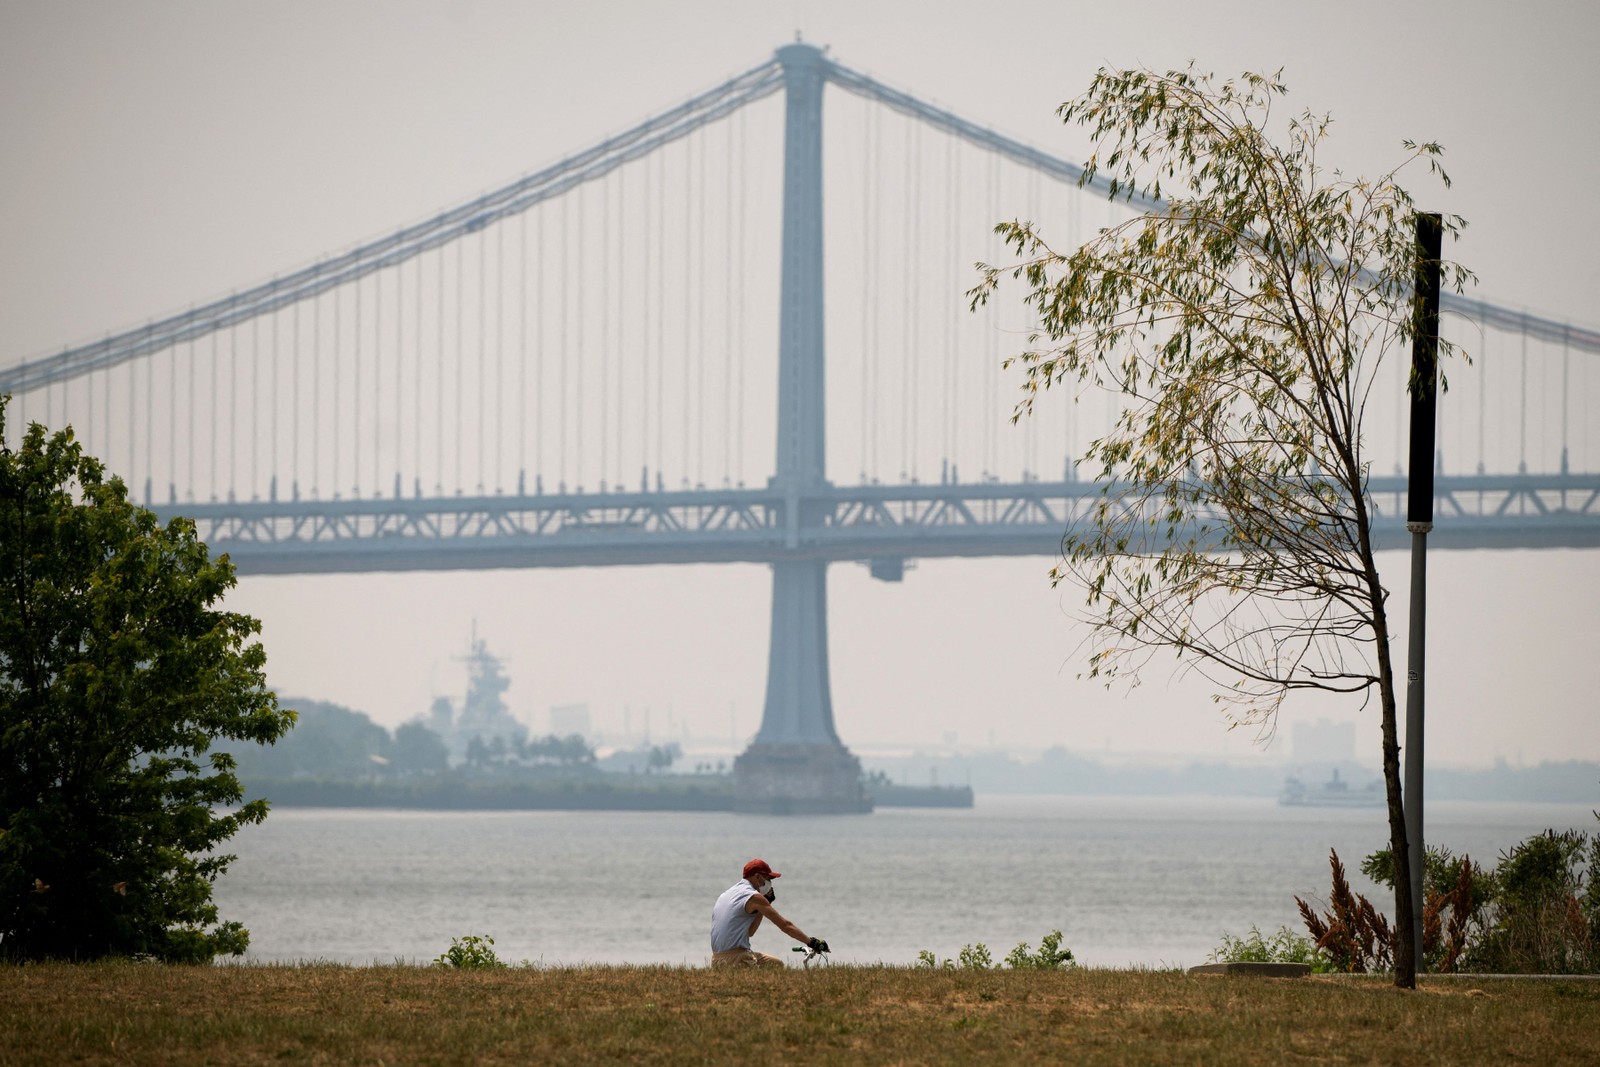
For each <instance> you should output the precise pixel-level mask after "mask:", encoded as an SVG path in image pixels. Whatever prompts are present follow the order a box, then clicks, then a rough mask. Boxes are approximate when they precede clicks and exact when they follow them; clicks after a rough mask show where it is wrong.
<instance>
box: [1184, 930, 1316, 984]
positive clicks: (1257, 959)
mask: <svg viewBox="0 0 1600 1067" xmlns="http://www.w3.org/2000/svg"><path fill="white" fill-rule="evenodd" d="M1207 960H1208V961H1209V962H1211V963H1305V964H1309V965H1310V966H1311V969H1312V971H1314V972H1316V973H1317V974H1327V973H1329V972H1331V971H1332V970H1333V969H1334V965H1333V961H1332V960H1331V959H1329V958H1328V956H1327V954H1326V953H1324V952H1323V951H1322V950H1321V949H1319V948H1317V946H1316V944H1315V943H1314V942H1313V941H1312V940H1311V939H1310V938H1309V937H1302V936H1301V935H1300V934H1297V933H1295V932H1294V931H1293V930H1290V929H1289V928H1288V927H1287V926H1280V927H1278V932H1277V933H1275V934H1263V933H1262V932H1261V931H1260V930H1259V929H1257V928H1256V927H1254V926H1252V927H1250V932H1249V933H1248V934H1246V935H1244V936H1243V937H1234V936H1233V935H1231V934H1226V933H1225V934H1223V935H1222V944H1221V945H1220V946H1218V947H1217V948H1216V949H1214V950H1213V951H1212V953H1211V955H1210V956H1208V957H1207Z"/></svg>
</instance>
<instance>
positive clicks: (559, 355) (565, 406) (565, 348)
mask: <svg viewBox="0 0 1600 1067" xmlns="http://www.w3.org/2000/svg"><path fill="white" fill-rule="evenodd" d="M580 188H581V187H580ZM575 195H577V194H575V193H569V194H568V195H567V196H563V197H562V198H561V250H560V252H559V253H557V255H556V277H557V278H559V279H560V281H561V332H560V334H558V335H557V341H558V343H557V345H556V366H557V367H559V368H560V376H561V383H560V384H561V389H560V392H559V393H557V394H556V410H557V411H559V412H560V418H559V422H560V429H561V437H560V442H559V447H558V448H557V460H558V463H559V465H558V470H559V474H560V478H559V481H558V484H559V486H560V488H561V491H562V492H563V493H565V492H566V491H567V412H568V411H569V410H571V407H572V405H571V403H570V401H569V399H568V397H567V369H568V365H569V364H571V362H572V346H571V345H570V344H569V343H568V337H567V275H568V274H569V273H570V272H569V271H568V270H567V269H566V264H568V263H569V262H571V260H570V259H569V256H570V248H569V244H568V218H567V216H568V214H569V213H570V207H571V205H570V204H569V203H568V201H569V199H570V198H571V197H572V196H575Z"/></svg>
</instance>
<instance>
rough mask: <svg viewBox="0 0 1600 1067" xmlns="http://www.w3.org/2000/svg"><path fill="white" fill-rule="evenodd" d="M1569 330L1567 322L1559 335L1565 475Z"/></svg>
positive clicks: (1564, 466)
mask: <svg viewBox="0 0 1600 1067" xmlns="http://www.w3.org/2000/svg"><path fill="white" fill-rule="evenodd" d="M1571 331H1572V326H1571V324H1568V326H1567V329H1566V332H1564V333H1562V335H1561V473H1562V475H1563V476H1565V475H1566V474H1567V471H1568V454H1567V408H1568V404H1569V401H1568V397H1569V396H1570V395H1571V394H1570V393H1568V391H1567V389H1568V385H1569V382H1570V373H1569V372H1570V370H1571V364H1570V359H1571V356H1572V350H1571V348H1570V347H1569V346H1568V343H1567V335H1568V334H1569V333H1571Z"/></svg>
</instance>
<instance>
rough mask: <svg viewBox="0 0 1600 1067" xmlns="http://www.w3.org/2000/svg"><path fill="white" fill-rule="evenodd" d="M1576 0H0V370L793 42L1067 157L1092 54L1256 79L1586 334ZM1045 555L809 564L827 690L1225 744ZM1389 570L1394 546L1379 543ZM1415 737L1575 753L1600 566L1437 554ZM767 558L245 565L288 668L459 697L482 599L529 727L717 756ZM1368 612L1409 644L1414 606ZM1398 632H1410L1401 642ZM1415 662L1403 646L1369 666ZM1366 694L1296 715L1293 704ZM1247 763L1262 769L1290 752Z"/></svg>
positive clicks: (335, 692)
mask: <svg viewBox="0 0 1600 1067" xmlns="http://www.w3.org/2000/svg"><path fill="white" fill-rule="evenodd" d="M1594 11H1595V9H1594V8H1593V7H1592V5H1589V4H1586V3H1570V4H1553V3H1524V4H1516V5H1512V4H1504V3H1460V2H1454V3H1428V4H1405V3H1392V2H1384V3H1378V2H1374V3H1344V4H1338V5H1327V4H1322V5H1286V4H1283V3H1244V2H1232V3H1192V2H1187V3H1161V4H1123V5H1106V4H1094V5H1090V4H1076V3H1006V2H996V3H990V4H983V5H977V4H970V3H942V2H929V0H915V2H900V0H896V2H874V3H862V2H860V0H855V2H852V3H822V2H784V3H712V2H693V0H678V2H675V3H671V4H666V3H661V4H646V3H596V4H573V3H564V4H555V3H547V4H541V3H471V2H465V0H461V2H450V3H411V4H405V3H383V4H379V3H340V4H331V5H330V4H325V3H298V2H282V0H279V2H274V3H242V2H241V3H229V4H216V3H210V2H206V3H140V4H121V3H75V2H65V3H63V2H38V3H31V2H30V3H24V2H17V0H0V143H3V145H4V151H3V155H0V160H3V162H0V323H3V324H4V325H3V327H0V329H3V333H0V337H3V341H4V351H3V353H0V359H3V360H4V361H5V362H7V363H11V362H15V361H17V360H19V359H22V358H27V357H32V356H37V355H38V354H40V353H43V352H47V351H50V350H53V349H59V348H60V346H61V345H62V344H64V343H67V342H69V341H76V340H80V339H82V338H84V337H91V336H96V335H99V334H102V333H104V332H105V331H107V330H116V329H119V328H124V327H127V326H129V325H132V324H135V323H139V322H143V321H144V320H146V319H147V318H149V317H150V316H152V315H156V314H160V313H164V312H167V311H171V310H172V309H176V308H181V307H185V306H188V305H189V304H191V303H193V302H195V301H198V300H204V299H207V298H210V297H213V296H215V295H217V294H219V293H223V292H226V291H228V290H230V289H233V288H236V287H241V286H245V285H249V284H251V283H255V282H258V281H261V280H263V279H265V278H268V277H270V276H272V275H273V274H275V273H279V272H281V271H283V270H285V269H286V268H288V267H291V266H295V265H298V264H302V263H304V262H307V261H309V260H312V259H314V258H316V257H317V256H319V255H322V254H324V253H327V252H329V251H333V250H337V249H341V248H344V247H347V246H349V245H351V244H352V243H355V242H357V241H360V240H362V239H365V238H369V237H372V236H374V235H376V234H380V233H383V232H386V231H389V230H392V229H393V228H394V227H395V226H397V225H399V224H400V223H402V222H405V221H409V220H412V219H416V218H418V217H422V216H425V215H427V214H430V213H432V212H434V211H436V210H438V209H439V208H442V207H445V206H447V205H452V204H454V203H457V202H459V201H461V200H463V199H466V198H467V197H470V196H472V195H475V194H476V193H478V192H480V191H482V190H485V189H488V188H492V187H495V186H498V185H500V184H502V183H504V182H505V181H506V180H508V179H510V178H511V177H514V176H515V175H518V174H521V173H524V172H526V171H528V170H530V169H533V168H535V167H537V166H539V165H542V164H544V163H547V162H549V161H551V160H553V159H555V158H557V157H559V156H562V155H565V154H567V153H569V152H572V151H575V150H579V149H582V148H585V147H587V146H589V145H591V144H593V143H594V142H596V141H598V140H599V139H601V138H602V137H603V136H605V135H606V134H608V133H612V132H615V131H617V130H619V129H622V128H624V127H626V126H628V125H629V124H631V123H632V122H634V121H636V120H638V119H640V118H642V117H644V116H645V115H648V114H650V113H652V112H655V111H658V110H661V109H662V108H664V107H666V106H669V105H670V104H672V103H675V102H677V101H679V100H681V99H683V98H684V97H686V96H688V95H690V94H691V93H693V92H696V91H698V90H700V89H703V88H706V87H709V86H710V85H712V84H715V83H716V82H718V81H720V80H722V79H723V78H725V77H727V76H728V75H730V74H732V73H734V72H737V71H740V70H744V69H746V68H748V67H750V66H753V65H755V64H756V63H759V62H761V61H762V60H763V59H764V58H765V57H766V56H768V55H770V54H771V51H772V49H773V48H775V47H777V46H779V45H781V44H783V43H786V42H788V41H790V40H792V39H793V38H794V35H795V32H796V30H797V29H799V30H802V31H803V32H804V34H805V37H806V39H807V40H809V41H813V42H816V43H819V44H825V45H828V46H830V47H831V49H832V53H833V54H834V55H835V56H836V57H838V58H839V59H840V60H841V61H843V62H844V63H846V64H847V65H849V66H851V67H853V68H855V69H857V70H861V71H864V72H866V73H869V74H872V75H873V76H875V77H877V78H879V79H880V80H882V81H885V82H888V83H889V84H891V85H894V86H897V87H901V88H905V89H907V90H910V91H912V92H914V93H916V94H918V95H920V96H922V97H924V98H927V99H930V100H933V101H935V102H938V103H941V104H943V105H945V106H948V107H950V108H952V109H954V110H956V111H958V112H960V113H961V114H963V115H966V116H969V117H972V118H974V119H977V120H979V121H982V122H985V123H988V124H991V125H994V126H996V127H998V128H1000V129H1002V130H1004V131H1006V132H1009V133H1012V134H1015V135H1017V136H1020V137H1022V138H1023V139H1025V140H1028V141H1030V142H1033V143H1036V144H1039V145H1041V146H1044V147H1046V148H1048V149H1049V150H1051V151H1054V152H1056V153H1058V154H1061V155H1065V156H1068V157H1073V158H1079V157H1081V156H1082V155H1083V154H1084V150H1085V145H1084V144H1083V142H1082V140H1081V138H1080V137H1079V135H1078V134H1077V132H1076V131H1068V130H1064V129H1063V128H1062V127H1060V125H1059V124H1058V123H1057V121H1056V120H1055V118H1054V115H1053V111H1054V108H1055V106H1056V105H1057V104H1058V103H1060V102H1061V101H1062V100H1064V99H1066V98H1068V97H1070V96H1072V95H1074V94H1075V93H1076V92H1078V91H1080V90H1081V89H1082V88H1084V87H1085V86H1086V85H1087V83H1088V80H1089V79H1090V77H1091V76H1092V75H1093V72H1094V70H1095V68H1096V67H1098V66H1100V65H1102V64H1112V65H1133V64H1145V65H1150V66H1155V67H1167V66H1173V65H1181V64H1183V63H1185V62H1187V61H1188V60H1190V59H1194V60H1196V61H1197V62H1198V64H1199V65H1200V66H1201V67H1203V68H1208V69H1213V70H1216V71H1219V72H1237V71H1239V70H1241V69H1264V70H1275V69H1277V68H1280V67H1281V68H1283V70H1284V76H1285V79H1286V80H1287V82H1288V84H1289V86H1290V88H1291V89H1292V91H1293V95H1292V97H1291V102H1292V103H1293V104H1294V105H1295V106H1296V107H1309V108H1313V109H1315V110H1319V111H1323V110H1326V111H1331V112H1333V114H1334V117H1335V119H1336V123H1337V125H1336V128H1335V137H1334V141H1333V146H1332V149H1331V151H1332V152H1333V153H1334V154H1335V155H1336V156H1337V162H1338V165H1340V166H1342V167H1343V168H1344V169H1346V170H1347V171H1351V172H1361V171H1367V172H1372V171H1376V170H1377V169H1379V168H1380V167H1385V166H1387V165H1389V164H1392V163H1393V162H1394V161H1395V160H1396V158H1397V157H1398V154H1399V144H1400V141H1401V140H1402V139H1404V138H1408V137H1409V138H1414V139H1433V140H1438V141H1440V142H1442V143H1443V144H1444V145H1445V147H1446V149H1447V156H1446V163H1447V166H1448V168H1449V169H1450V171H1451V173H1452V176H1453V177H1454V178H1455V180H1456V184H1455V187H1454V189H1453V190H1452V191H1451V192H1449V193H1448V194H1438V195H1437V197H1436V199H1435V200H1434V202H1433V203H1432V204H1431V205H1430V206H1435V207H1438V208H1441V209H1443V210H1447V211H1453V212H1458V213H1460V214H1462V215H1464V216H1465V217H1466V218H1467V219H1468V220H1469V222H1470V224H1471V229H1470V230H1469V233H1468V236H1467V239H1466V241H1465V242H1463V244H1462V245H1461V246H1460V247H1459V248H1458V249H1457V250H1456V251H1457V253H1458V255H1459V257H1460V258H1461V259H1462V260H1463V261H1465V262H1466V263H1468V265H1470V266H1471V267H1473V268H1474V269H1475V270H1476V271H1477V273H1478V274H1479V276H1480V278H1481V286H1480V290H1479V291H1480V292H1481V293H1482V294H1484V295H1486V296H1489V297H1490V298H1492V299H1494V300H1496V301H1498V302H1501V303H1505V304H1510V305H1513V306H1527V307H1530V308H1531V309H1534V310H1537V311H1544V312H1548V313H1551V314H1554V315H1556V316H1559V317H1564V318H1572V319H1575V320H1578V321H1582V322H1587V323H1590V324H1593V323H1595V322H1597V321H1600V309H1597V308H1596V302H1595V296H1596V294H1597V292H1600V206H1597V202H1596V198H1595V197H1594V195H1593V190H1592V184H1593V176H1594V174H1595V173H1597V171H1600V134H1597V127H1596V124H1595V119H1594V116H1595V114H1596V113H1597V107H1600V74H1597V73H1596V70H1595V65H1594V63H1593V61H1592V56H1591V55H1590V52H1591V51H1592V46H1593V43H1594V41H1595V40H1597V39H1600V34H1597V31H1600V16H1597V15H1596V14H1595V13H1594ZM1049 563H1050V561H1049V560H1047V559H1037V560H1003V561H966V560H959V561H924V562H922V563H921V564H920V565H919V566H918V567H917V568H916V569H915V570H913V571H911V572H909V573H908V575H907V579H906V581H905V582H904V584H902V585H898V586H896V585H889V584H883V583H876V582H872V581H870V580H869V579H868V577H867V574H866V571H865V569H864V568H862V567H860V566H856V565H847V564H846V565H837V566H835V567H834V568H833V569H832V571H831V574H832V577H831V583H830V595H831V597H832V605H831V608H832V611H831V620H830V623H831V634H832V666H833V686H834V702H835V709H836V714H837V717H838V723H839V729H840V733H841V735H842V736H843V738H844V739H845V741H846V742H847V743H853V744H856V745H859V746H864V747H869V748H870V747H873V746H876V745H880V744H887V743H891V742H896V741H901V742H906V743H908V744H910V743H932V744H942V743H944V739H945V738H946V736H947V735H951V736H954V737H955V738H957V742H958V743H959V744H963V745H968V744H971V745H982V744H987V743H989V742H990V741H991V739H992V740H993V742H995V743H998V744H1004V745H1011V746H1017V747H1042V746H1044V745H1048V744H1065V745H1068V746H1070V747H1074V748H1080V749H1085V750H1089V751H1106V750H1111V751H1114V752H1118V753H1133V752H1165V753H1188V754H1194V755H1214V754H1232V755H1241V756H1244V755H1249V754H1250V753H1251V752H1252V751H1253V750H1252V745H1251V739H1250V738H1249V737H1247V736H1240V734H1239V733H1237V732H1235V733H1233V734H1230V733H1228V732H1227V731H1226V730H1225V729H1224V728H1223V726H1222V725H1221V724H1220V723H1219V720H1218V718H1217V715H1216V712H1215V711H1214V710H1213V708H1212V706H1211V705H1210V703H1209V702H1208V701H1207V700H1206V698H1205V695H1204V691H1203V690H1200V689H1198V688H1196V687H1194V686H1190V685H1181V684H1170V683H1169V681H1168V679H1167V678H1165V677H1164V676H1162V675H1160V674H1152V675H1151V676H1150V677H1149V678H1148V680H1147V683H1146V684H1145V685H1144V686H1143V687H1142V688H1141V689H1139V690H1138V691H1136V692H1135V693H1133V694H1132V695H1124V694H1123V693H1121V692H1117V693H1111V694H1108V693H1105V692H1103V691H1101V690H1100V689H1098V688H1096V687H1093V686H1092V685H1090V684H1089V683H1086V682H1079V681H1077V680H1076V677H1075V676H1076V674H1077V672H1078V666H1077V662H1076V660H1075V659H1074V658H1073V653H1074V650H1075V648H1076V647H1077V645H1078V642H1079V640H1080V639H1081V636H1082V635H1081V632H1080V631H1079V630H1078V629H1077V628H1076V627H1075V626H1074V625H1073V624H1072V623H1071V621H1070V620H1069V619H1068V617H1067V609H1069V608H1070V607H1072V605H1071V604H1070V603H1069V604H1063V603H1062V599H1061V596H1060V595H1059V594H1057V593H1054V592H1052V591H1051V590H1050V589H1049V587H1048V585H1047V583H1046V580H1045V572H1046V570H1047V568H1048V566H1049ZM1383 565H1384V567H1385V574H1386V577H1387V582H1388V584H1389V586H1390V588H1391V589H1394V590H1395V591H1396V593H1397V596H1398V595H1403V594H1404V591H1405V588H1406V573H1407V571H1406V567H1407V560H1406V558H1405V557H1404V556H1399V555H1396V556H1393V557H1385V559H1384V560H1383ZM1430 580H1431V583H1432V585H1431V588H1432V590H1433V599H1432V614H1431V618H1432V620H1433V626H1432V629H1431V631H1430V645H1429V650H1430V651H1429V672H1430V674H1429V680H1430V689H1429V697H1428V699H1429V709H1430V727H1429V755H1430V758H1431V759H1433V760H1436V761H1438V762H1440V763H1452V764H1464V763H1483V762H1487V761H1489V760H1491V759H1493V758H1494V757H1495V756H1496V755H1497V754H1499V755H1504V756H1505V757H1507V758H1509V759H1512V760H1516V759H1518V758H1521V759H1523V760H1525V761H1533V760H1538V759H1545V758H1552V759H1560V758H1589V759H1595V758H1600V715H1597V714H1596V712H1597V710H1600V707H1597V705H1600V696H1597V694H1600V656H1597V655H1596V654H1595V650H1596V649H1600V595H1597V594H1600V551H1589V552H1544V553H1532V552H1521V553H1495V554H1490V553H1454V554H1436V555H1435V556H1434V559H1433V564H1432V567H1431V574H1430ZM769 587H770V580H769V576H768V572H767V571H766V570H765V569H764V568H762V567H756V566H727V567H678V568H667V567H660V568H629V569H610V570H582V571H528V572H505V573H444V574H433V575H415V576H390V575H373V576H351V577H318V578H246V579H244V580H242V581H241V583H240V586H239V588H238V590H237V592H236V593H235V595H234V596H233V597H231V598H230V606H232V607H234V608H235V609H238V610H243V611H247V612H250V613H253V614H256V615H258V616H259V617H261V618H262V619H263V620H264V623H265V636H266V642H267V647H268V654H269V664H270V674H271V676H272V678H273V679H274V681H275V684H276V685H277V686H278V687H279V688H280V690H281V691H283V692H287V693H295V694H305V695H309V696H315V697H319V698H323V699H329V700H334V701H338V702H340V703H344V704H347V705H350V706H352V707H356V708H359V709H361V710H364V711H367V712H369V713H371V714H372V715H373V716H374V717H376V718H377V719H379V720H380V721H382V722H386V723H389V724H395V723H398V722H400V721H403V720H404V719H406V718H409V717H410V716H411V715H413V714H416V713H418V712H421V711H423V710H424V709H425V708H426V706H427V704H428V702H429V700H430V698H431V697H432V696H433V695H435V694H437V693H450V694H456V693H459V691H460V688H461V684H462V675H461V666H460V664H459V663H458V662H456V661H455V660H453V658H452V657H454V656H457V655H459V654H460V652H461V651H463V650H464V647H465V644H466V640H467V634H468V632H469V628H470V626H471V625H472V620H473V619H476V620H477V625H478V629H479V632H480V634H482V635H483V636H485V637H486V638H487V639H488V640H489V642H490V645H491V648H492V649H494V650H496V651H497V652H499V653H501V654H503V655H504V656H505V657H506V658H507V659H508V660H509V669H510V672H511V674H512V676H513V679H514V686H513V688H512V690H511V691H510V693H509V694H508V697H509V700H510V702H511V704H512V706H513V709H514V710H515V711H517V712H518V713H519V714H522V715H524V716H525V718H526V719H527V720H528V721H530V722H531V723H532V724H533V725H534V726H535V727H536V728H541V729H542V728H543V726H544V723H545V718H544V711H545V709H546V708H547V707H549V706H550V705H552V704H561V703H569V702H587V703H588V704H589V705H590V706H591V708H592V709H593V710H594V711H595V713H596V715H597V717H598V718H599V719H600V721H601V722H602V724H612V723H616V724H620V722H621V716H622V710H623V708H624V707H627V708H629V709H631V717H632V721H633V724H634V726H635V727H638V726H639V725H640V723H641V720H642V709H644V708H646V707H649V708H651V709H652V720H651V721H652V726H653V727H654V729H655V731H656V732H657V733H658V734H659V733H660V732H661V731H662V729H663V728H664V727H665V725H666V719H667V715H668V708H669V706H670V707H671V709H672V714H673V715H674V717H675V718H677V719H679V720H686V721H687V722H689V723H690V724H691V725H692V726H693V727H694V728H695V730H696V732H697V733H702V734H710V735H713V736H718V737H728V736H730V735H733V736H737V737H738V738H739V739H741V740H742V739H743V738H744V737H745V736H747V735H748V734H750V733H751V732H753V731H754V730H755V728H756V726H757V725H758V722H759V716H760V710H761V709H760V700H761V695H762V691H763V685H764V678H765V669H766V641H767V610H768V604H769V596H770V588H769ZM1394 606H1395V608H1396V610H1397V614H1396V615H1395V616H1394V618H1395V619H1396V620H1398V623H1399V625H1400V626H1401V627H1402V629H1403V620H1404V615H1403V607H1404V605H1403V603H1401V602H1398V601H1397V602H1396V603H1395V605H1394ZM1402 644H1403V642H1402ZM1397 651H1398V652H1400V653H1402V654H1403V648H1402V649H1399V650H1397ZM1318 717H1328V718H1356V719H1357V720H1358V721H1359V723H1360V724H1361V726H1360V731H1361V732H1360V737H1361V744H1362V745H1363V748H1364V752H1365V753H1366V754H1367V755H1369V756H1370V757H1371V758H1372V759H1374V760H1375V759H1376V756H1377V733H1376V718H1377V714H1376V710H1375V709H1367V710H1365V711H1360V710H1358V709H1357V708H1356V707H1355V706H1354V705H1352V704H1350V703H1349V702H1347V701H1344V702H1341V701H1339V700H1334V699H1321V700H1315V699H1308V700H1306V701H1304V702H1302V703H1300V704H1298V705H1296V706H1294V707H1293V708H1291V709H1290V711H1288V712H1287V713H1286V716H1285V722H1284V724H1285V725H1288V724H1292V723H1293V722H1295V721H1300V720H1303V719H1308V718H1318ZM1273 754H1274V755H1278V754H1282V752H1281V749H1279V750H1277V751H1276V752H1275V753H1273Z"/></svg>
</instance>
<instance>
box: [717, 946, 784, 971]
mask: <svg viewBox="0 0 1600 1067" xmlns="http://www.w3.org/2000/svg"><path fill="white" fill-rule="evenodd" d="M711 966H713V967H782V966H783V960H781V959H779V958H778V957H777V956H769V955H767V954H766V953H765V952H756V951H755V950H754V949H748V948H730V949H729V950H728V951H726V952H714V953H712V954H711Z"/></svg>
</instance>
